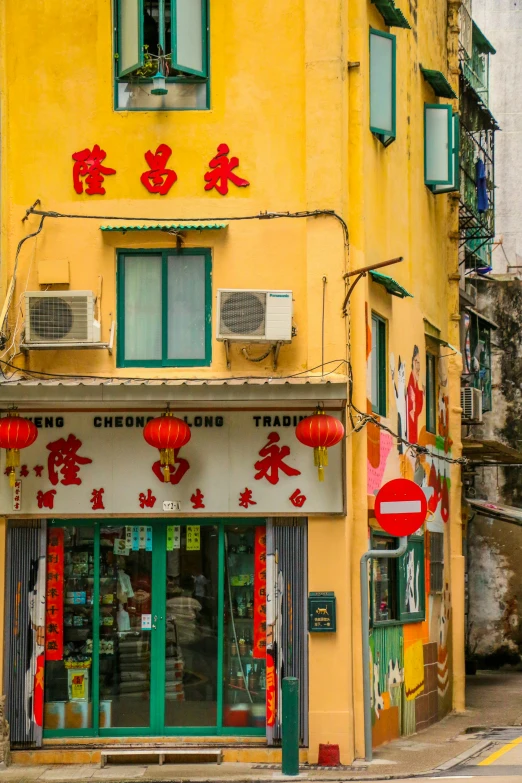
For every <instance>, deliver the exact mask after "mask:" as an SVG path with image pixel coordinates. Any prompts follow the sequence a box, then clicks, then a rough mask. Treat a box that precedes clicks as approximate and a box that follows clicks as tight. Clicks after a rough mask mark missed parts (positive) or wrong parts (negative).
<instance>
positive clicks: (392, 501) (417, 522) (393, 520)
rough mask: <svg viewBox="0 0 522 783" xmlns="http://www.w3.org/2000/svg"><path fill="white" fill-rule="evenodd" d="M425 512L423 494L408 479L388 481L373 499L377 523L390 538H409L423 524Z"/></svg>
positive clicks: (425, 506) (416, 485)
mask: <svg viewBox="0 0 522 783" xmlns="http://www.w3.org/2000/svg"><path fill="white" fill-rule="evenodd" d="M427 512H428V503H427V501H426V496H425V494H424V492H423V491H422V489H421V487H419V485H418V484H415V482H414V481H410V480H409V479H403V478H399V479H393V480H392V481H388V483H387V484H385V485H384V486H383V487H381V489H380V490H379V492H378V493H377V496H376V498H375V508H374V513H375V516H376V518H377V522H378V523H379V524H380V526H381V527H382V529H383V530H385V531H386V532H387V533H390V534H391V535H392V536H411V534H412V533H415V531H416V530H418V529H419V528H420V527H421V526H422V525H423V524H424V521H425V519H426V514H427Z"/></svg>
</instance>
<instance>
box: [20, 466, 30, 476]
mask: <svg viewBox="0 0 522 783" xmlns="http://www.w3.org/2000/svg"><path fill="white" fill-rule="evenodd" d="M28 475H29V471H28V469H27V465H22V467H21V468H20V477H21V478H26V477H27V476H28Z"/></svg>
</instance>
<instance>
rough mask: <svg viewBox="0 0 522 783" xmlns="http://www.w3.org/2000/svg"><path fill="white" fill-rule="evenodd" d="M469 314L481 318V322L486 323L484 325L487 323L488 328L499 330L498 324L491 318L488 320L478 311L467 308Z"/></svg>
mask: <svg viewBox="0 0 522 783" xmlns="http://www.w3.org/2000/svg"><path fill="white" fill-rule="evenodd" d="M464 309H465V310H466V311H467V312H468V313H472V314H473V315H474V316H476V317H477V318H480V320H481V321H484V323H487V325H488V326H490V327H491V328H492V329H498V328H499V326H498V324H496V323H495V321H492V320H491V318H488V317H487V316H486V315H484V313H479V312H478V310H474V309H473V307H468V306H466V307H465V308H464Z"/></svg>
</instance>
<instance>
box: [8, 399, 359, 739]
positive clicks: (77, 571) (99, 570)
mask: <svg viewBox="0 0 522 783" xmlns="http://www.w3.org/2000/svg"><path fill="white" fill-rule="evenodd" d="M313 410H314V407H313V406H312V405H301V406H299V407H298V406H297V405H294V406H279V407H278V409H277V410H276V409H274V408H268V409H262V408H260V407H259V406H258V407H252V408H251V409H249V410H245V409H243V410H239V411H238V410H229V409H226V408H222V409H216V408H214V410H213V411H212V412H209V411H208V409H207V410H206V411H196V410H194V409H191V410H190V409H189V410H188V411H176V412H175V415H176V416H177V417H179V418H181V419H183V420H184V421H186V422H187V424H188V425H189V426H190V427H191V439H190V442H189V443H187V445H186V446H184V447H183V448H182V449H179V450H177V451H176V453H175V455H174V459H173V462H172V464H171V465H170V474H169V480H168V481H167V482H166V481H165V480H164V479H165V476H164V474H163V472H162V470H161V466H160V460H159V459H158V457H159V454H158V452H157V451H156V450H154V449H153V448H151V447H150V445H149V444H148V443H147V442H145V440H144V437H143V427H144V426H145V424H146V422H147V421H148V420H150V419H152V418H154V417H156V416H159V415H161V409H156V407H153V406H150V407H148V408H145V409H143V408H142V409H140V410H137V409H136V408H134V409H130V408H128V409H121V408H119V409H115V408H113V409H111V410H108V409H105V410H88V411H81V410H80V411H79V410H67V409H65V410H63V411H62V412H60V413H59V414H58V413H57V412H53V411H47V412H41V410H34V411H30V410H25V411H24V412H23V414H21V415H24V416H25V417H27V418H31V419H32V420H33V421H34V422H35V424H36V426H37V427H38V429H39V434H38V439H37V441H36V442H35V444H34V445H32V446H31V447H30V448H29V449H27V451H26V452H25V453H23V454H22V458H21V465H20V468H19V469H17V481H16V485H15V487H14V488H13V489H12V490H11V489H10V487H9V482H8V478H7V477H5V478H2V479H0V481H2V482H3V484H4V485H5V486H3V492H2V497H3V501H2V502H3V504H4V508H3V509H2V511H3V513H4V514H5V516H6V517H7V518H8V519H7V542H6V543H7V568H6V588H7V589H6V617H5V628H6V632H5V638H6V647H5V650H6V653H5V661H4V692H5V693H6V694H7V712H8V718H9V721H10V725H11V742H12V744H13V746H14V747H17V746H18V747H38V746H40V745H41V744H42V742H44V743H45V741H46V740H49V741H51V740H53V741H56V740H57V739H60V738H63V740H64V742H68V741H74V739H75V738H80V737H83V738H93V739H94V738H98V737H99V738H108V737H120V738H125V737H129V738H132V737H135V738H139V737H143V738H146V737H160V736H167V737H168V736H172V737H175V736H185V737H187V736H191V735H192V736H223V737H226V736H232V735H233V736H245V737H248V736H251V737H256V736H259V737H263V738H265V737H266V739H267V741H268V743H269V744H271V743H276V742H278V740H279V739H280V735H281V725H280V724H281V715H280V710H279V705H280V701H281V693H280V691H281V681H282V677H283V676H289V675H290V676H298V677H299V679H300V682H301V741H302V742H303V743H305V744H306V738H307V731H308V728H307V726H308V707H307V704H308V640H307V571H308V567H307V560H308V545H307V527H308V525H307V519H308V517H309V516H310V515H314V514H324V513H332V514H336V513H337V514H342V513H343V494H344V493H343V481H342V464H343V454H342V444H338V445H337V446H335V447H333V448H331V449H329V452H330V453H329V465H328V467H326V468H325V470H324V473H325V480H324V481H323V482H320V481H319V480H318V472H317V467H316V466H315V465H314V457H313V451H312V449H310V448H307V447H306V446H303V445H302V444H301V443H299V442H298V440H297V439H296V437H295V427H296V425H297V424H298V423H299V421H300V420H301V419H302V418H304V417H306V416H307V415H310V413H312V412H313ZM332 412H333V413H334V415H337V416H338V417H340V415H341V414H340V412H339V413H335V412H334V410H333V407H332ZM3 467H4V466H2V468H3ZM6 497H7V498H9V508H7V507H6Z"/></svg>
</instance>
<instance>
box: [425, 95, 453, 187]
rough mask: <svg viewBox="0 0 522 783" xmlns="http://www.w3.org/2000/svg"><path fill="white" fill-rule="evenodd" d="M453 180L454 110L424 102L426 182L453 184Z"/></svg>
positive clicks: (430, 183) (443, 105) (447, 106)
mask: <svg viewBox="0 0 522 783" xmlns="http://www.w3.org/2000/svg"><path fill="white" fill-rule="evenodd" d="M452 180H453V112H452V108H451V106H449V105H447V104H440V103H425V104H424V182H425V183H426V185H451V183H452Z"/></svg>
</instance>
